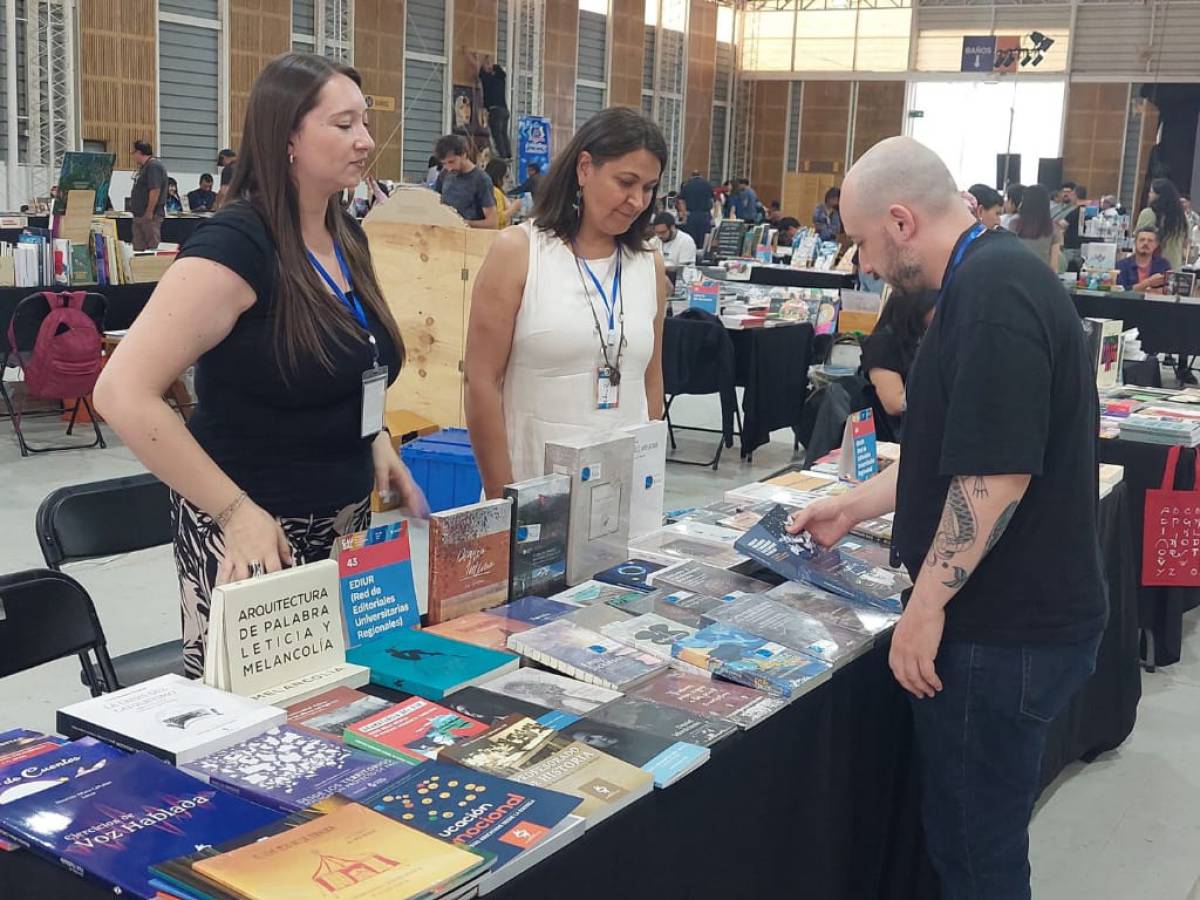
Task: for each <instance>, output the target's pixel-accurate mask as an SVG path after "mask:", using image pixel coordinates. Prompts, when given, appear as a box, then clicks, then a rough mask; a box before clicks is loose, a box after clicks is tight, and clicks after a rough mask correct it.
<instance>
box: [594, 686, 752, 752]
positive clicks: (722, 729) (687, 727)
mask: <svg viewBox="0 0 1200 900" xmlns="http://www.w3.org/2000/svg"><path fill="white" fill-rule="evenodd" d="M585 718H587V719H593V720H595V721H597V722H607V723H608V724H610V725H619V726H621V727H622V728H628V729H633V730H635V731H645V732H647V733H648V734H657V735H658V736H659V737H664V738H670V739H671V740H673V741H687V742H689V743H692V744H698V745H699V746H701V747H711V746H712V745H713V744H715V743H716V742H717V741H719V740H721V739H722V738H726V737H728V736H729V735H731V734H733V733H734V732H736V731H737V726H735V725H734V724H733V723H732V722H728V721H723V720H720V719H714V718H710V717H708V716H698V715H695V714H693V713H690V712H688V711H686V710H683V709H679V708H677V707H674V706H667V705H666V704H665V703H656V702H655V701H653V700H649V699H647V698H645V697H634V696H626V697H621V698H619V699H617V700H613V701H612V702H611V703H606V704H604V705H603V706H600V707H597V708H596V709H594V710H592V711H591V712H590V713H588V714H587V716H585Z"/></svg>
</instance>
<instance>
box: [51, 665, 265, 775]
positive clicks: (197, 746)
mask: <svg viewBox="0 0 1200 900" xmlns="http://www.w3.org/2000/svg"><path fill="white" fill-rule="evenodd" d="M286 717H287V713H286V712H284V711H283V710H282V709H279V708H277V707H274V706H267V705H266V704H265V703H259V702H258V701H257V700H251V699H250V698H248V697H239V696H237V695H236V694H230V693H228V692H226V691H219V690H217V689H216V688H211V687H209V686H208V685H205V684H201V683H200V682H197V681H189V680H188V679H186V678H184V677H183V676H181V675H160V676H159V677H158V678H152V679H151V680H150V681H143V682H142V683H141V684H135V685H131V686H129V687H127V688H122V689H121V690H119V691H114V692H113V693H111V694H101V695H100V696H99V697H92V698H90V699H88V700H81V701H80V702H78V703H73V704H71V705H70V706H64V707H63V708H62V709H60V710H59V711H58V716H57V724H56V727H57V729H58V731H59V732H61V733H62V734H64V735H66V736H67V737H69V738H78V737H94V738H98V739H100V740H102V741H106V742H107V743H110V744H113V745H115V746H117V747H120V748H121V749H123V750H144V751H145V752H147V753H150V754H152V755H154V756H157V757H159V758H160V759H164V760H166V761H167V762H169V763H171V764H172V765H177V766H178V765H183V764H184V763H188V762H191V761H192V760H195V759H199V758H200V757H202V756H207V755H208V754H209V753H215V752H216V751H218V750H224V749H225V748H226V747H232V746H233V745H234V744H237V743H239V742H241V741H244V740H245V739H246V738H249V737H253V736H254V735H256V734H262V733H263V732H264V731H266V730H267V729H268V728H271V727H273V726H275V725H282V724H283V722H284V719H285V718H286Z"/></svg>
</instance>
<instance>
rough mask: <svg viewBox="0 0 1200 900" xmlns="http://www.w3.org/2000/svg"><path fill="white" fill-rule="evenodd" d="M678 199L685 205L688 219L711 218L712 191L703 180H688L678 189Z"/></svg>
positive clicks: (709, 185)
mask: <svg viewBox="0 0 1200 900" xmlns="http://www.w3.org/2000/svg"><path fill="white" fill-rule="evenodd" d="M679 199H680V200H682V201H683V202H684V203H685V204H686V205H687V215H688V218H689V219H699V218H705V219H709V218H712V205H713V189H712V185H711V184H709V183H708V182H707V181H705V180H704V179H703V178H699V177H697V178H689V179H688V180H687V181H685V182H684V183H683V187H681V188H680V189H679Z"/></svg>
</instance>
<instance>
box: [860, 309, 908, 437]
mask: <svg viewBox="0 0 1200 900" xmlns="http://www.w3.org/2000/svg"><path fill="white" fill-rule="evenodd" d="M912 358H913V353H912V351H911V350H909V349H907V348H905V347H904V346H903V345H902V344H901V342H900V340H899V338H897V337H896V334H895V332H893V331H892V326H891V325H884V326H883V327H882V328H880V329H878V330H876V331H875V332H874V333H872V334H869V335H867V336H866V337H865V338H863V342H862V359H861V363H860V366H859V370H860V371H861V372H862V376H863V377H864V378H866V379H867V388H866V392H867V395H868V396H870V398H871V409H872V410H873V411H874V413H875V434H876V436H877V437H878V438H879V440H881V441H891V442H892V443H899V442H900V432H901V424H902V420H901V417H900V416H893V415H891V414H890V413H889V412H888V411H887V410H886V409H884V408H883V403H882V402H880V400H879V395H878V394H877V393H876V391H875V385H873V384H871V370H872V369H887V370H888V371H889V372H895V373H896V374H897V375H899V376H900V380H901V381H904V382H907V381H908V369H909V366H911V365H912Z"/></svg>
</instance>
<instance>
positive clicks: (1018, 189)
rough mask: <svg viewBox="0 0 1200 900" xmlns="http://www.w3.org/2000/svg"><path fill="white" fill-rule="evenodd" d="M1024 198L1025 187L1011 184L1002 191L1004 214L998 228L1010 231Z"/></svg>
mask: <svg viewBox="0 0 1200 900" xmlns="http://www.w3.org/2000/svg"><path fill="white" fill-rule="evenodd" d="M1024 196H1025V185H1023V184H1017V183H1016V182H1013V183H1012V184H1010V185H1009V186H1008V188H1007V189H1006V190H1005V191H1004V214H1003V215H1002V216H1000V227H1001V228H1004V229H1006V230H1008V231H1012V220H1013V219H1015V218H1016V216H1017V210H1018V209H1020V208H1021V200H1022V198H1023V197H1024Z"/></svg>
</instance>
